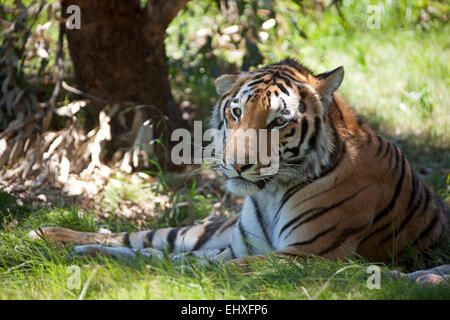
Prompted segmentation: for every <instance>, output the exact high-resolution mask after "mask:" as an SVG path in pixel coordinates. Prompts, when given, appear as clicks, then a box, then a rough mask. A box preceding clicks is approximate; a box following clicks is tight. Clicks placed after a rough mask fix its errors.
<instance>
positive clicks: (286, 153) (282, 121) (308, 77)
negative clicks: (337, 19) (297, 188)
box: [211, 59, 344, 195]
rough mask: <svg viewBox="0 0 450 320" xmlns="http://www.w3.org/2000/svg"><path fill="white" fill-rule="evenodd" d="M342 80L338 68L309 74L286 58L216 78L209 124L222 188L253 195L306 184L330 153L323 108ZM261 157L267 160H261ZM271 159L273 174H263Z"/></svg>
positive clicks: (331, 146)
mask: <svg viewBox="0 0 450 320" xmlns="http://www.w3.org/2000/svg"><path fill="white" fill-rule="evenodd" d="M343 77H344V69H343V67H339V68H337V69H334V70H332V71H329V72H325V73H322V74H319V75H317V76H315V75H314V74H313V73H312V72H311V71H309V70H308V69H306V68H305V67H303V66H302V65H300V64H299V63H297V62H296V61H294V60H291V59H287V60H284V61H282V62H279V63H276V64H272V65H269V66H266V67H263V68H261V69H258V70H255V71H253V72H240V73H235V74H225V75H222V76H220V77H219V78H217V79H216V82H215V84H216V90H217V93H218V94H219V95H220V96H221V98H220V100H219V102H218V103H217V105H216V107H215V109H214V112H213V115H212V121H211V123H212V124H213V127H214V128H215V129H217V132H219V133H220V137H215V139H214V141H215V150H216V159H218V160H220V161H218V162H219V164H218V167H219V168H220V170H221V171H222V173H223V174H224V176H225V179H226V185H227V189H228V190H229V191H230V192H232V193H235V194H237V195H253V194H255V193H256V192H258V191H260V190H261V189H263V188H264V187H266V186H267V185H268V184H272V185H281V184H287V183H291V182H292V181H293V180H299V181H307V180H308V179H311V178H312V177H314V176H317V175H319V174H320V171H321V170H322V169H323V168H324V167H325V166H326V165H327V164H328V162H329V158H330V154H331V153H332V152H333V149H334V137H333V133H334V134H335V132H333V131H332V128H331V126H332V125H330V121H329V119H328V117H327V109H328V106H329V105H330V102H331V101H332V100H333V93H334V91H335V90H336V89H337V88H338V87H339V85H340V84H341V82H342V80H343ZM264 131H266V134H265V135H261V134H260V133H264ZM249 132H250V133H251V134H249ZM255 136H256V138H255ZM274 136H276V138H277V139H273V138H274ZM274 141H275V142H274ZM263 149H264V150H263ZM263 151H264V152H263ZM274 152H276V153H277V154H275V155H274V154H273V153H274ZM262 153H264V154H265V155H267V156H268V157H266V158H265V159H270V160H269V161H267V160H266V161H264V160H263V159H261V158H262V157H261V154H262ZM238 154H240V155H241V156H240V157H238V156H237V155H238ZM255 155H256V157H255ZM252 159H253V161H251V160H252ZM274 159H275V161H276V162H277V166H276V170H272V172H270V170H268V171H267V172H270V174H267V173H266V174H263V172H264V170H265V169H267V168H269V167H271V166H273V162H274Z"/></svg>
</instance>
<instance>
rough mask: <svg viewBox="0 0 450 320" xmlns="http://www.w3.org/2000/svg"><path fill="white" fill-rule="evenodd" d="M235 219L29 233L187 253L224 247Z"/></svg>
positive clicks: (65, 240)
mask: <svg viewBox="0 0 450 320" xmlns="http://www.w3.org/2000/svg"><path fill="white" fill-rule="evenodd" d="M236 220H237V217H232V218H229V219H227V220H222V221H212V222H206V223H202V224H197V225H191V226H186V227H175V228H163V229H156V230H146V231H138V232H131V233H128V232H122V233H112V234H102V233H94V232H79V231H74V230H71V229H67V228H61V227H44V228H41V229H39V230H37V231H32V232H30V236H31V237H32V238H45V239H46V240H48V241H50V242H52V243H71V244H75V245H88V244H98V245H102V246H113V247H129V248H133V249H144V248H155V249H159V250H168V251H175V252H189V251H194V250H200V249H219V248H225V247H226V246H227V245H228V244H229V242H230V238H231V232H232V229H233V226H234V224H235V222H236Z"/></svg>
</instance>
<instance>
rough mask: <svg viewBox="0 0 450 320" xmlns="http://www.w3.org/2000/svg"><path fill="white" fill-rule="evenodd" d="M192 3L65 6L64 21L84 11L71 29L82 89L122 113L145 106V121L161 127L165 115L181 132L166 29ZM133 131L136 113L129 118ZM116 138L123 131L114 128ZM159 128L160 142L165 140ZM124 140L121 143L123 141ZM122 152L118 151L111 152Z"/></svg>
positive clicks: (110, 1)
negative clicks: (76, 10)
mask: <svg viewBox="0 0 450 320" xmlns="http://www.w3.org/2000/svg"><path fill="white" fill-rule="evenodd" d="M186 2H187V0H148V2H147V4H146V6H145V7H141V6H140V4H139V3H140V1H136V0H62V1H61V3H62V15H63V17H65V18H67V17H68V16H69V14H67V8H68V7H69V6H70V5H77V6H79V7H80V9H81V28H80V29H73V30H69V29H66V34H67V40H68V44H69V51H70V55H71V58H72V61H73V64H74V68H75V75H76V79H77V84H78V86H79V87H80V88H81V89H82V90H84V91H86V92H88V93H90V94H92V95H95V96H98V97H101V98H103V99H105V100H107V101H109V102H111V103H120V104H121V108H122V110H123V108H125V107H126V106H129V105H130V104H136V105H145V107H142V108H140V109H139V110H140V111H141V112H142V113H143V118H144V120H145V119H148V118H151V119H152V121H153V123H154V124H156V123H158V121H160V120H161V116H162V115H165V116H167V118H168V119H169V126H168V129H169V130H170V129H173V128H176V127H179V126H182V118H181V113H180V111H179V109H178V107H177V105H176V104H175V102H174V100H173V97H172V95H171V92H170V85H169V80H168V70H167V58H166V54H165V46H164V37H165V29H166V27H167V25H168V24H169V23H170V21H171V20H172V19H173V18H174V17H175V16H176V14H177V12H178V11H179V10H180V9H182V8H183V6H184V5H185V4H186ZM125 116H126V117H125V119H126V123H127V126H128V127H129V128H130V127H131V124H132V122H133V111H132V112H126V114H125ZM113 128H114V129H115V130H116V132H113V139H112V141H113V143H115V144H117V141H118V140H116V139H115V138H114V136H115V135H116V136H119V137H120V131H122V133H123V132H124V128H120V126H116V125H113ZM163 128H164V126H158V127H157V128H155V129H156V132H155V135H156V137H158V135H161V134H165V135H166V138H167V137H168V133H167V132H163V131H164V130H163ZM119 140H120V139H119ZM117 147H119V146H117V145H115V146H114V147H113V148H112V149H114V148H117Z"/></svg>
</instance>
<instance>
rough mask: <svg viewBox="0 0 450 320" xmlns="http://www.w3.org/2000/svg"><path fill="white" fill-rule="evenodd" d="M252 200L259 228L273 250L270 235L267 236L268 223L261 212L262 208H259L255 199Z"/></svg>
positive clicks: (251, 198)
mask: <svg viewBox="0 0 450 320" xmlns="http://www.w3.org/2000/svg"><path fill="white" fill-rule="evenodd" d="M250 200H251V201H252V204H253V207H254V208H255V215H256V219H257V220H258V223H259V226H260V227H261V230H262V232H263V234H264V238H265V239H266V242H267V244H268V245H269V246H270V247H271V248H273V246H272V242H271V241H270V238H269V235H268V234H267V230H266V222H265V221H264V217H263V214H262V212H261V208H260V207H259V205H258V203H257V202H256V200H255V198H253V197H250Z"/></svg>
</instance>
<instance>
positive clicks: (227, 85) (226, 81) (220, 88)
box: [215, 73, 242, 95]
mask: <svg viewBox="0 0 450 320" xmlns="http://www.w3.org/2000/svg"><path fill="white" fill-rule="evenodd" d="M241 77H242V75H241V73H229V74H224V75H221V76H220V77H218V78H217V79H216V81H215V84H216V92H217V93H218V94H219V95H223V94H224V93H225V92H227V91H229V90H230V89H231V88H233V86H234V85H235V84H236V82H237V81H238V80H239V79H240V78H241Z"/></svg>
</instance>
